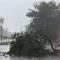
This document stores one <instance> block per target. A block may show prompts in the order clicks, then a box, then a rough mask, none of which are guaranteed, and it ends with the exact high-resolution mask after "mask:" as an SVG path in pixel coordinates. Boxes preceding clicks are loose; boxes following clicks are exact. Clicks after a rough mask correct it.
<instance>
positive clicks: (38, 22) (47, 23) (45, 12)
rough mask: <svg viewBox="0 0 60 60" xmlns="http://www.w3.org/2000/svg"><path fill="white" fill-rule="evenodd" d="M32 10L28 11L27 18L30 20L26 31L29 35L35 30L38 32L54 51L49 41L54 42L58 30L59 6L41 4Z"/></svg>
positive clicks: (59, 23)
mask: <svg viewBox="0 0 60 60" xmlns="http://www.w3.org/2000/svg"><path fill="white" fill-rule="evenodd" d="M34 8H35V9H34V10H33V9H30V12H28V13H27V16H28V17H30V18H31V22H30V24H29V26H28V27H27V31H28V32H30V33H31V32H35V31H36V30H37V31H39V33H40V36H41V35H43V36H44V37H46V38H47V39H48V41H49V42H50V44H51V47H52V49H53V50H54V48H53V45H52V43H51V41H56V38H57V34H58V32H59V30H60V28H59V26H60V10H59V9H60V8H59V4H56V3H55V2H54V1H50V2H48V3H46V2H42V3H39V4H35V5H34ZM40 36H39V37H40ZM45 41H46V39H45Z"/></svg>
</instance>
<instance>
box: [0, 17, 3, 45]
mask: <svg viewBox="0 0 60 60" xmlns="http://www.w3.org/2000/svg"><path fill="white" fill-rule="evenodd" d="M3 20H4V18H2V17H0V28H1V44H2V40H3Z"/></svg>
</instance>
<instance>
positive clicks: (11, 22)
mask: <svg viewBox="0 0 60 60" xmlns="http://www.w3.org/2000/svg"><path fill="white" fill-rule="evenodd" d="M38 1H43V0H0V17H4V18H5V21H4V22H5V23H4V28H7V30H8V31H9V32H20V31H23V30H25V25H27V24H28V23H29V19H28V18H27V17H26V13H27V12H28V9H30V8H32V7H33V3H34V2H38ZM44 1H50V0H44ZM56 1H59V0H56Z"/></svg>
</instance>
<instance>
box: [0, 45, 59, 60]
mask: <svg viewBox="0 0 60 60" xmlns="http://www.w3.org/2000/svg"><path fill="white" fill-rule="evenodd" d="M9 48H10V46H9V45H0V60H60V57H55V56H48V57H44V58H27V57H17V56H9V55H7V56H5V55H1V52H8V51H9Z"/></svg>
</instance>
